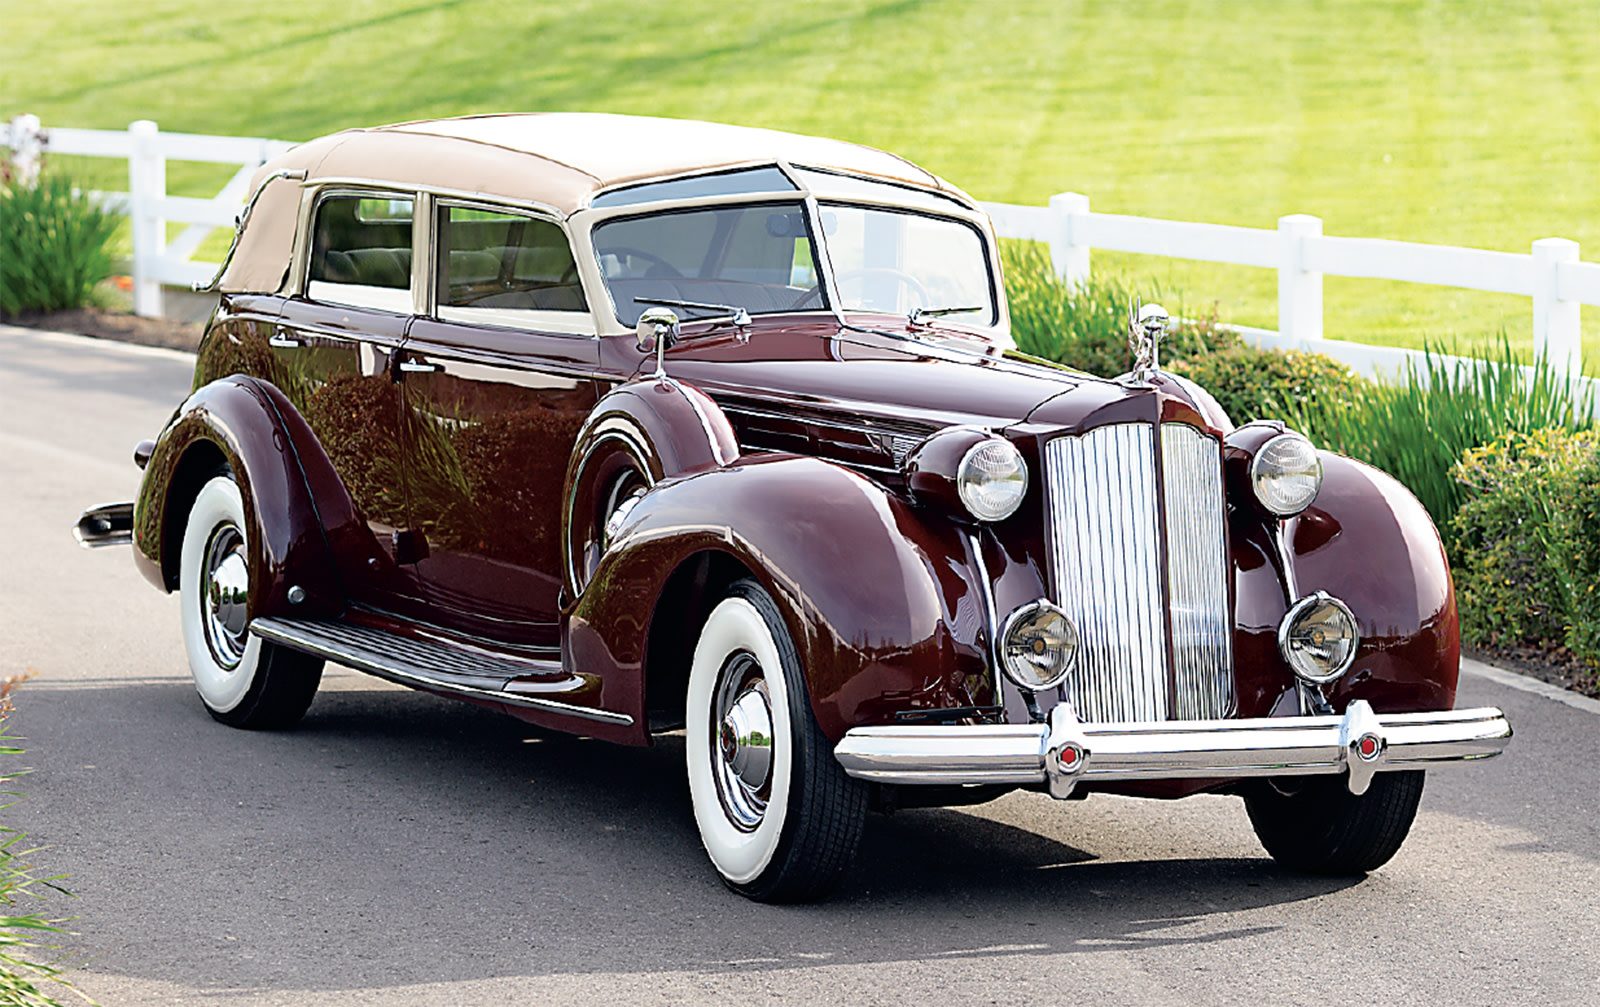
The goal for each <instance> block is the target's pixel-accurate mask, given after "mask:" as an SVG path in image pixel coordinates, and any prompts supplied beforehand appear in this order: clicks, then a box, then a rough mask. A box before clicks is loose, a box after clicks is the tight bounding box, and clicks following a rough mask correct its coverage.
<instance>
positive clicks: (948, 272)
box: [822, 203, 1000, 326]
mask: <svg viewBox="0 0 1600 1007" xmlns="http://www.w3.org/2000/svg"><path fill="white" fill-rule="evenodd" d="M822 224H823V230H824V232H825V233H826V235H827V239H826V240H827V242H828V261H829V263H830V264H831V265H832V267H833V275H834V284H835V286H836V287H837V288H838V292H839V307H840V308H841V310H844V311H882V312H887V313H889V314H895V315H909V314H910V313H911V312H912V310H914V309H916V308H926V309H930V310H936V309H940V308H978V309H979V310H978V311H974V312H971V313H965V314H959V315H952V316H950V321H953V322H965V323H967V324H969V325H984V326H986V325H994V324H995V323H997V322H998V321H999V320H1000V315H999V312H998V311H997V310H996V307H995V299H994V285H993V284H992V283H990V282H989V259H988V256H987V255H986V254H985V252H984V241H983V237H982V235H980V234H979V233H978V230H977V228H975V227H972V226H971V225H969V224H964V223H962V222H960V221H957V220H951V219H950V218H948V217H929V216H925V215H923V214H919V213H913V212H908V211H901V210H889V209H880V208H868V207H862V206H844V205H836V204H830V203H824V204H823V205H822Z"/></svg>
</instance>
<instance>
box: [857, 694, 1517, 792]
mask: <svg viewBox="0 0 1600 1007" xmlns="http://www.w3.org/2000/svg"><path fill="white" fill-rule="evenodd" d="M1510 740H1511V725H1510V724H1509V723H1507V721H1506V718H1505V715H1504V714H1502V713H1501V712H1500V711H1499V710H1496V709H1493V708H1490V707H1484V708H1481V709H1476V710H1444V711H1440V712H1437V713H1391V714H1383V715H1379V714H1376V713H1374V712H1373V711H1372V707H1371V706H1369V705H1368V704H1367V703H1366V702H1365V701H1364V700H1359V699H1358V700H1355V701H1354V702H1352V703H1351V704H1350V706H1349V708H1348V709H1347V710H1346V711H1345V713H1344V714H1343V716H1319V717H1269V718H1258V719H1253V720H1191V721H1172V722H1159V723H1142V724H1085V723H1082V722H1081V721H1079V720H1078V719H1077V717H1076V716H1075V715H1074V714H1073V711H1072V707H1071V705H1070V704H1068V703H1061V704H1059V705H1058V706H1056V707H1055V709H1053V710H1051V711H1050V720H1049V723H1048V724H999V725H981V724H980V725H929V726H919V725H901V724H896V725H889V726H884V727H857V728H853V729H852V730H851V731H849V732H848V733H847V734H846V735H845V737H844V740H842V741H841V742H839V744H838V745H837V746H836V747H835V749H834V757H835V758H837V759H838V760H839V764H840V765H842V766H843V767H844V771H845V772H846V773H848V774H849V775H851V776H854V777H856V778H857V779H862V780H872V781H875V782H878V783H895V784H913V785H915V784H963V783H998V784H1015V785H1023V784H1029V783H1046V784H1048V787H1049V790H1050V794H1051V796H1053V797H1057V798H1066V797H1068V796H1070V795H1071V793H1072V791H1073V789H1074V788H1075V787H1076V786H1077V785H1078V784H1079V783H1097V782H1101V781H1114V780H1116V781H1120V780H1171V779H1184V778H1190V779H1195V778H1199V779H1236V778H1243V777H1257V776H1306V775H1314V774H1334V773H1345V772H1348V774H1349V786H1350V791H1351V792H1352V793H1355V794H1362V793H1365V792H1366V789H1367V786H1368V784H1369V783H1370V782H1371V781H1372V776H1373V774H1374V773H1381V772H1386V771H1394V770H1401V769H1426V768H1430V767H1433V766H1438V765H1442V764H1444V763H1450V762H1463V761H1468V760H1472V759H1486V758H1489V757H1490V756H1494V755H1499V754H1500V752H1501V751H1502V750H1503V749H1504V748H1505V747H1506V743H1507V742H1509V741H1510Z"/></svg>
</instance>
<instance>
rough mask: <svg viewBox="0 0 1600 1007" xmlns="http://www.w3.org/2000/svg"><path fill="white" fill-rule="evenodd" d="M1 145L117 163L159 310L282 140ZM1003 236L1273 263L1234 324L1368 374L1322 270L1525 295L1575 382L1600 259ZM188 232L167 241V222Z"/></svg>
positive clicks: (1152, 224)
mask: <svg viewBox="0 0 1600 1007" xmlns="http://www.w3.org/2000/svg"><path fill="white" fill-rule="evenodd" d="M0 146H3V147H9V148H10V149H11V150H12V157H13V160H14V161H16V163H17V164H18V166H19V169H20V170H22V171H23V172H25V173H26V172H28V171H36V170H37V164H38V158H39V155H40V154H41V153H43V152H50V153H59V154H79V155H85V156H90V157H113V158H118V159H125V160H127V162H128V191H127V192H104V193H96V194H95V195H96V196H97V197H98V198H100V200H101V201H102V203H103V204H104V205H106V206H107V207H109V208H111V209H114V210H116V211H117V212H119V213H124V214H127V215H128V216H130V217H131V218H132V221H133V267H132V269H133V281H134V310H135V311H136V312H138V313H139V314H141V315H157V314H160V313H161V308H162V304H161V285H162V284H171V285H187V284H191V283H196V282H204V281H205V280H208V279H210V278H211V276H212V275H213V273H214V272H215V271H216V265H215V264H214V263H206V262H194V261H192V260H191V257H192V256H193V254H194V252H195V250H196V249H197V248H199V246H200V243H201V242H202V241H204V240H205V238H206V236H207V235H208V234H209V233H210V232H211V229H212V228H214V227H231V226H233V222H234V218H235V216H236V214H237V213H238V212H239V209H240V207H241V205H242V204H243V201H244V199H245V197H246V196H247V195H248V194H247V193H246V191H245V189H246V187H247V186H248V185H249V182H250V176H251V174H252V173H253V172H254V171H255V169H256V167H257V166H259V165H261V164H263V163H264V162H265V161H266V160H267V159H268V158H270V157H273V156H274V155H276V154H277V153H279V152H280V151H283V150H286V149H288V147H289V146H290V144H288V143H286V142H284V141H281V140H267V139H262V138H259V137H233V136H202V135H199V134H194V133H163V132H161V131H160V130H159V129H158V128H157V126H156V124H155V123H153V122H150V121H148V120H140V121H138V122H135V123H132V124H131V125H129V127H128V128H127V130H125V131H122V130H96V129H66V128H54V127H53V128H51V129H48V130H46V129H43V128H41V126H40V123H39V120H38V119H37V118H36V117H34V116H18V117H17V118H15V119H13V120H11V122H10V123H0ZM168 160H176V161H209V162H216V163H223V164H237V165H239V166H240V168H239V171H238V172H237V173H236V174H235V175H234V176H233V178H231V179H230V180H229V181H228V184H227V185H225V186H223V187H222V190H221V191H220V192H218V193H217V195H216V196H214V197H212V198H210V199H194V198H190V197H185V196H169V195H167V182H166V173H167V169H166V164H167V161H168ZM982 205H983V208H984V210H986V211H987V212H988V214H989V216H990V218H991V219H992V220H993V221H994V225H995V230H996V232H997V233H998V234H999V235H1000V236H1001V237H1005V238H1024V239H1031V240H1034V241H1042V242H1046V243H1048V244H1049V246H1050V257H1051V261H1052V263H1053V265H1054V266H1055V269H1056V271H1057V272H1058V273H1060V274H1061V275H1062V277H1064V278H1065V279H1066V280H1067V281H1068V282H1069V283H1073V284H1078V283H1082V282H1084V281H1085V280H1087V279H1088V278H1089V274H1090V253H1091V250H1092V249H1096V248H1098V249H1102V250H1105V251H1116V252H1136V253H1140V254H1145V255H1159V256H1167V257H1170V258H1179V259H1196V260H1199V261H1202V262H1220V263H1227V264H1232V265H1241V266H1254V267H1257V268H1260V269H1274V270H1276V271H1277V273H1278V329H1277V331H1276V332H1274V331H1271V330H1267V329H1242V330H1241V331H1242V332H1243V333H1244V334H1245V335H1246V337H1247V338H1249V339H1251V340H1252V341H1254V342H1255V343H1256V344H1257V345H1262V346H1274V347H1280V348H1292V349H1306V350H1315V351H1317V352H1320V353H1327V354H1328V355H1330V356H1332V357H1335V358H1336V359H1338V360H1341V361H1343V362H1344V363H1346V364H1349V365H1350V366H1352V367H1354V368H1356V369H1357V370H1359V371H1361V372H1362V373H1365V374H1367V375H1369V376H1380V375H1382V374H1384V373H1386V372H1387V373H1393V372H1396V371H1399V370H1403V369H1404V367H1405V364H1406V361H1407V360H1410V359H1414V358H1415V357H1416V356H1417V354H1416V352H1415V351H1412V350H1401V349H1394V348H1390V347H1381V346H1366V345H1363V344H1359V343H1349V342H1344V341H1342V340H1335V339H1326V338H1324V337H1323V331H1322V316H1323V311H1322V278H1323V276H1348V277H1360V278H1365V279H1377V280H1401V281H1405V282H1408V283H1426V284H1434V285H1439V286H1449V287H1463V288H1466V289H1469V290H1486V291H1492V292H1496V293H1505V294H1520V295H1522V296H1524V297H1529V298H1532V300H1533V341H1534V350H1535V353H1536V354H1537V355H1539V356H1542V357H1544V358H1545V359H1546V360H1548V361H1550V362H1551V363H1552V364H1553V365H1554V366H1556V367H1557V368H1560V369H1561V370H1564V371H1567V372H1569V373H1571V374H1572V375H1574V376H1578V375H1581V374H1582V371H1583V360H1582V348H1581V335H1582V328H1581V320H1580V310H1581V308H1580V306H1581V305H1584V304H1589V305H1596V306H1600V263H1593V262H1583V261H1581V260H1580V259H1579V258H1578V243H1577V242H1575V241H1569V240H1567V239H1565V238H1542V239H1540V240H1538V241H1535V242H1533V246H1532V249H1531V251H1530V252H1529V254H1526V255H1524V254H1519V253H1515V252H1493V251H1486V250H1483V249H1477V248H1456V247H1453V246H1448V245H1427V244H1418V243H1415V242H1408V241H1389V240H1384V239H1378V238H1352V237H1340V236H1333V235H1325V234H1323V233H1322V221H1321V219H1320V218H1317V217H1311V216H1306V215H1304V214H1293V215H1290V216H1286V217H1280V218H1279V219H1278V226H1277V229H1276V230H1271V229H1265V228H1253V227H1234V226H1229V225H1222V224H1200V223H1193V222H1189V221H1177V220H1158V219H1155V218H1151V217H1131V216H1124V215H1121V214H1114V213H1095V212H1093V211H1091V210H1090V209H1089V197H1088V196H1085V195H1081V194H1079V193H1072V192H1067V193H1061V194H1060V195H1056V196H1052V197H1050V200H1049V203H1048V205H1046V206H1015V205H1012V204H1009V203H984V204H982ZM168 221H177V222H181V223H187V224H190V225H191V226H190V227H189V228H188V229H187V230H185V231H184V232H183V234H181V235H180V236H179V237H178V238H176V239H175V240H173V241H172V242H171V243H170V244H169V243H168V242H167V240H166V233H167V222H168Z"/></svg>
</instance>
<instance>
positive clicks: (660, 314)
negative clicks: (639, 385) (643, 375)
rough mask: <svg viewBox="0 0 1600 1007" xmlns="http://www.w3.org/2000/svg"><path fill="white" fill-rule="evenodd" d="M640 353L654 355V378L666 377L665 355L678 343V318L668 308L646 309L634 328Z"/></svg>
mask: <svg viewBox="0 0 1600 1007" xmlns="http://www.w3.org/2000/svg"><path fill="white" fill-rule="evenodd" d="M633 331H634V336H635V337H636V339H637V342H636V343H635V345H637V346H638V347H639V352H640V353H649V352H650V351H652V350H654V351H655V354H656V377H658V378H661V377H665V376H666V373H667V372H666V353H667V350H669V349H671V348H672V344H673V343H676V342H677V341H678V316H677V315H675V314H673V313H672V310H671V309H670V308H660V307H657V308H647V309H645V313H644V314H642V315H640V316H639V324H638V325H636V326H634V330H633Z"/></svg>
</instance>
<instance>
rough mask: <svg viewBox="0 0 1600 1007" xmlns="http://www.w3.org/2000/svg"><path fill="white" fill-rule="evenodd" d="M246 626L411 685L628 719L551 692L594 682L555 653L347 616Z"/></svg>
mask: <svg viewBox="0 0 1600 1007" xmlns="http://www.w3.org/2000/svg"><path fill="white" fill-rule="evenodd" d="M250 632H251V633H254V634H255V635H256V636H258V637H260V638H261V639H263V640H266V641H268V642H270V643H276V644H281V645H282V646H285V647H290V648H293V649H294V650H301V651H305V652H306V653H308V654H315V655H317V656H318V657H322V658H326V659H328V660H330V661H334V662H336V663H338V664H342V665H345V666H346V667H349V668H354V669H356V670H357V671H364V672H366V673H367V674H369V675H376V676H377V677H379V678H385V679H388V680H389V681H391V682H398V683H399V684H401V685H407V686H411V687H413V688H424V689H434V690H437V691H440V692H448V693H451V694H453V695H457V696H465V697H470V698H472V699H487V700H492V701H493V702H496V703H504V704H506V705H507V706H522V707H528V708H529V709H534V710H546V711H549V712H550V713H560V714H565V715H567V716H571V717H582V718H583V719H585V720H597V721H600V722H601V723H603V724H623V725H628V724H632V723H633V718H632V717H631V716H629V715H628V714H626V713H615V712H613V711H611V710H597V709H595V708H594V707H591V706H579V705H577V704H575V703H567V702H563V701H561V700H560V699H556V698H552V697H553V696H561V695H572V694H574V693H578V692H582V691H585V690H587V689H589V688H592V686H593V676H588V677H584V676H579V675H570V674H565V673H564V672H563V671H562V669H561V665H560V664H559V663H558V662H555V661H529V660H525V659H521V658H512V657H505V656H503V655H499V654H494V653H491V652H489V651H486V650H479V649H477V648H474V647H468V646H465V645H461V644H453V643H448V642H445V641H441V640H426V639H418V638H416V637H410V636H401V635H399V634H398V633H388V632H385V631H383V630H381V629H371V628H368V627H366V626H356V625H352V624H350V623H345V622H327V621H318V620H311V619H275V618H262V619H256V620H253V621H252V622H251V623H250Z"/></svg>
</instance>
